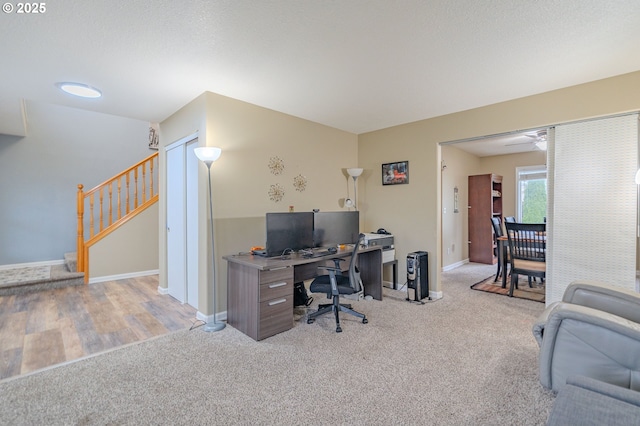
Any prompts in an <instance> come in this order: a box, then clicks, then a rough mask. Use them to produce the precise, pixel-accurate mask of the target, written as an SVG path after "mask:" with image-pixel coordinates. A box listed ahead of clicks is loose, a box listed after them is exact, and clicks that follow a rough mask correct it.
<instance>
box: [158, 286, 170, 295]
mask: <svg viewBox="0 0 640 426" xmlns="http://www.w3.org/2000/svg"><path fill="white" fill-rule="evenodd" d="M158 294H162V295H163V296H164V295H165V294H169V289H168V288H167V287H160V286H158Z"/></svg>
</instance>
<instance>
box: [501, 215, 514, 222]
mask: <svg viewBox="0 0 640 426" xmlns="http://www.w3.org/2000/svg"><path fill="white" fill-rule="evenodd" d="M504 223H516V218H515V217H513V216H505V217H504Z"/></svg>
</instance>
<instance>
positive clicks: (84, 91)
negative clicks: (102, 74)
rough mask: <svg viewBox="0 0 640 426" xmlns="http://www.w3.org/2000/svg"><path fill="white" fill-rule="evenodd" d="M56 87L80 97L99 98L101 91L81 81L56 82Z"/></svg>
mask: <svg viewBox="0 0 640 426" xmlns="http://www.w3.org/2000/svg"><path fill="white" fill-rule="evenodd" d="M56 86H57V87H58V89H60V90H62V91H64V92H67V93H69V94H71V95H74V96H80V97H81V98H99V97H101V96H102V92H101V91H100V90H98V89H96V88H95V87H91V86H89V85H87V84H82V83H67V82H65V83H56Z"/></svg>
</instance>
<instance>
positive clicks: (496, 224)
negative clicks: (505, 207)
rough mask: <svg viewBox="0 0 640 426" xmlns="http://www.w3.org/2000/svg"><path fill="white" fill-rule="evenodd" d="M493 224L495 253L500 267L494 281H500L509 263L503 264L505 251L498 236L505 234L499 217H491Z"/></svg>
mask: <svg viewBox="0 0 640 426" xmlns="http://www.w3.org/2000/svg"><path fill="white" fill-rule="evenodd" d="M491 226H493V244H494V247H495V248H494V250H495V255H496V257H497V258H498V269H497V271H496V278H495V279H494V280H493V282H496V281H498V278H500V276H501V274H504V273H506V270H507V265H506V264H505V265H503V264H502V263H503V259H502V257H503V256H502V255H503V253H502V252H501V251H500V245H501V244H500V242H499V241H498V238H500V237H502V236H503V235H504V232H502V223H501V221H500V218H499V217H492V218H491Z"/></svg>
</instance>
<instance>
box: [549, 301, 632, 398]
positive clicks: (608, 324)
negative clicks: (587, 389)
mask: <svg viewBox="0 0 640 426" xmlns="http://www.w3.org/2000/svg"><path fill="white" fill-rule="evenodd" d="M542 337H543V338H542V344H541V347H540V357H539V367H540V383H541V384H542V385H543V386H544V387H546V388H549V389H553V390H555V391H557V390H559V389H560V387H561V386H563V385H564V384H565V382H566V379H567V377H569V376H571V375H582V376H587V377H592V378H595V379H598V380H602V381H604V382H608V383H612V384H615V385H618V386H622V387H626V388H637V389H640V375H638V373H637V371H638V370H640V324H638V323H635V322H633V321H629V320H627V319H625V318H622V317H619V316H617V315H613V314H610V313H608V312H604V311H599V310H597V309H593V308H589V307H585V306H580V305H574V304H571V303H564V302H559V303H557V304H555V305H554V306H553V307H552V308H551V309H550V310H549V312H548V315H547V322H546V324H545V326H544V334H543V336H542Z"/></svg>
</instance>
